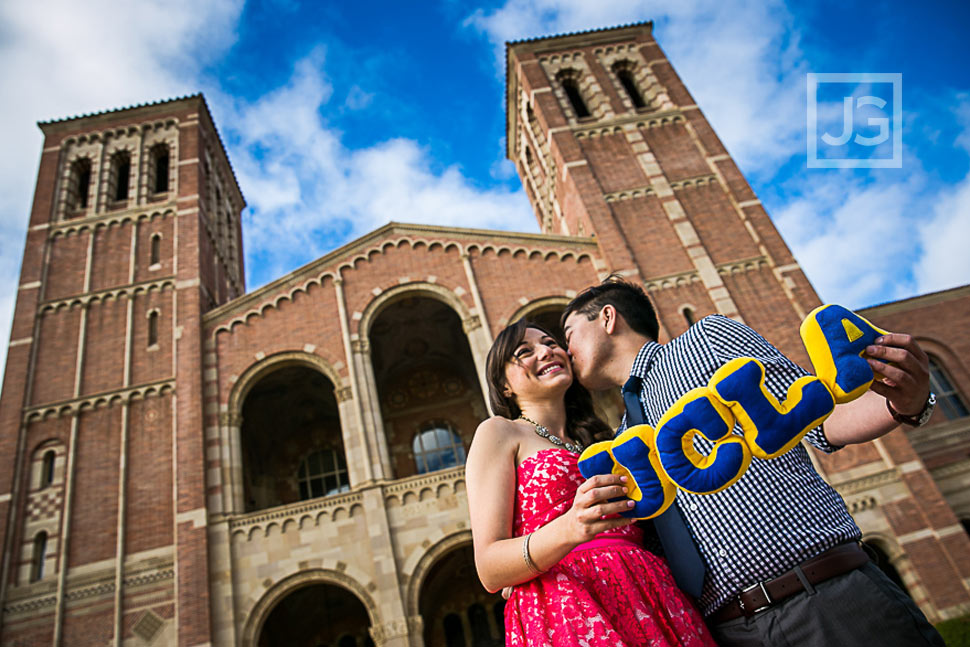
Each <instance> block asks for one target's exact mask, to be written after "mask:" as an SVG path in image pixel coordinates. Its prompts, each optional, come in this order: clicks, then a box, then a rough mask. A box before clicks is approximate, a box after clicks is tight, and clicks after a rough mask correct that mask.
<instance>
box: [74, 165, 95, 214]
mask: <svg viewBox="0 0 970 647" xmlns="http://www.w3.org/2000/svg"><path fill="white" fill-rule="evenodd" d="M73 175H74V184H75V186H74V196H73V197H74V200H73V203H74V204H73V205H72V208H76V209H87V208H88V193H89V192H90V191H91V160H89V159H88V158H86V157H85V158H84V159H79V160H77V161H76V162H74V173H73Z"/></svg>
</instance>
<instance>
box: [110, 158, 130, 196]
mask: <svg viewBox="0 0 970 647" xmlns="http://www.w3.org/2000/svg"><path fill="white" fill-rule="evenodd" d="M114 175H115V194H114V199H115V200H127V199H128V182H129V181H130V179H131V158H129V157H128V153H118V154H117V155H115V173H114Z"/></svg>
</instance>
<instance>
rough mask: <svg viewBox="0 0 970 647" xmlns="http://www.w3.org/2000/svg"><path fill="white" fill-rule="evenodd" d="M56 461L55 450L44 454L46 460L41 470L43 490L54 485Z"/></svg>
mask: <svg viewBox="0 0 970 647" xmlns="http://www.w3.org/2000/svg"><path fill="white" fill-rule="evenodd" d="M56 459H57V454H56V453H55V452H54V450H53V449H49V450H47V451H46V452H44V460H43V463H42V464H41V470H40V486H41V487H42V488H45V487H49V486H50V485H52V484H53V483H54V461H55V460H56Z"/></svg>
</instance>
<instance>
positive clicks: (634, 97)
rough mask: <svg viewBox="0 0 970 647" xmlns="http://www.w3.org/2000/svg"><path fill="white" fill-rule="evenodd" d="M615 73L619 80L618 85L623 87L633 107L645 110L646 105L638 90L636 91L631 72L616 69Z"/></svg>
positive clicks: (625, 68)
mask: <svg viewBox="0 0 970 647" xmlns="http://www.w3.org/2000/svg"><path fill="white" fill-rule="evenodd" d="M615 71H616V76H617V78H618V79H620V85H622V86H623V89H624V90H626V94H627V96H629V97H630V101H632V102H633V107H634V108H646V107H647V104H646V103H645V102H644V101H643V96H641V94H640V90H638V89H637V83H636V81H635V80H634V79H633V72H631V71H630V68H628V67H618V68H616V70H615Z"/></svg>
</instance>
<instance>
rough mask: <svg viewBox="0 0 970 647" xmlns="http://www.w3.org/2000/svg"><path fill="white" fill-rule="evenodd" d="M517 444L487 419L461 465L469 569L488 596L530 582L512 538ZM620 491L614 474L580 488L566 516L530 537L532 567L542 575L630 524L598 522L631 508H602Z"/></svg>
mask: <svg viewBox="0 0 970 647" xmlns="http://www.w3.org/2000/svg"><path fill="white" fill-rule="evenodd" d="M518 438H520V435H519V432H518V431H517V430H516V428H515V425H514V423H512V422H511V421H509V420H506V419H504V418H498V417H495V418H490V419H489V420H486V421H485V422H483V423H482V424H481V425H479V427H478V431H476V432H475V438H474V440H473V441H472V446H471V448H470V449H469V451H468V459H467V461H466V463H465V480H466V485H467V491H468V508H469V514H470V516H471V525H472V537H473V540H474V545H475V565H476V567H477V569H478V576H479V579H481V581H482V585H484V586H485V588H486V589H487V590H489V591H490V592H493V593H494V592H495V591H499V590H501V589H502V588H503V587H506V586H511V585H515V584H520V583H522V582H525V581H527V580H530V579H532V578H533V577H535V576H536V574H535V573H534V572H533V571H532V570H531V569H530V568H529V567H528V566H527V565H526V563H525V560H524V559H523V555H522V544H523V541H524V540H523V538H522V537H514V538H513V537H512V519H513V515H514V510H515V488H516V473H515V466H516V454H517V452H518V449H519V441H518ZM625 491H626V490H625V488H624V486H623V483H622V482H621V480H620V477H619V476H617V475H615V474H608V475H602V476H596V477H593V478H592V479H589V480H587V481H586V482H584V483H583V484H582V485H581V486H580V488H579V491H578V492H577V493H576V498H575V500H574V501H573V506H572V508H570V510H569V511H567V512H566V514H564V515H562V516H560V517H557V518H556V519H554V520H552V521H551V522H549V523H548V524H546V525H545V526H543V527H541V528H539V529H538V530H536V531H535V532H534V533H532V538H531V539H530V542H529V554H530V555H531V557H532V561H533V562H534V563H535V564H536V566H538V568H539V569H540V570H542V571H545V570H547V569H549V568H551V567H552V566H554V565H555V564H557V563H558V562H559V560H561V559H562V558H563V557H565V556H566V554H567V553H569V551H570V550H572V549H573V548H575V547H576V546H578V545H579V544H581V543H583V542H585V541H589V540H590V539H593V538H594V537H595V536H596V535H597V534H599V533H601V532H604V531H606V530H610V529H613V528H619V527H622V526H626V525H629V524H630V523H632V520H631V519H626V518H622V517H620V518H610V519H603V518H602V517H603V516H605V515H612V514H615V513H618V512H621V511H623V510H626V509H628V507H629V506H630V505H632V502H628V501H627V500H623V501H620V502H617V503H608V499H611V498H614V497H617V496H622V495H623V494H624V493H625Z"/></svg>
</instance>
